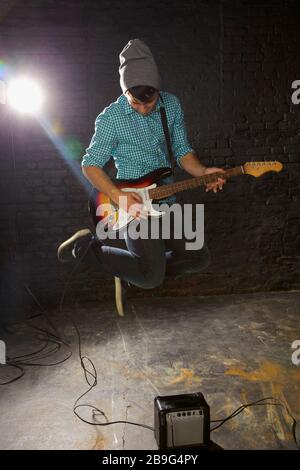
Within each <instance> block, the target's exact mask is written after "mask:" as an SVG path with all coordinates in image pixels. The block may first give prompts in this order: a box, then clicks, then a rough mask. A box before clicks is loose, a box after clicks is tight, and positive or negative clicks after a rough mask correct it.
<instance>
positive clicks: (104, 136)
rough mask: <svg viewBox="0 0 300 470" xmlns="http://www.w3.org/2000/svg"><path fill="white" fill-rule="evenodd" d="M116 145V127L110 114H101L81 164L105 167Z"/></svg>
mask: <svg viewBox="0 0 300 470" xmlns="http://www.w3.org/2000/svg"><path fill="white" fill-rule="evenodd" d="M115 146H116V134H115V127H114V124H113V122H111V119H110V118H109V116H108V115H107V114H105V113H103V114H99V116H98V117H97V119H96V122H95V133H94V135H93V137H92V139H91V142H90V145H89V147H88V148H87V149H86V153H85V155H84V156H83V158H82V162H81V166H83V167H85V166H98V167H100V168H102V167H104V165H105V163H107V162H108V160H109V159H110V157H111V155H112V151H113V149H114V148H115Z"/></svg>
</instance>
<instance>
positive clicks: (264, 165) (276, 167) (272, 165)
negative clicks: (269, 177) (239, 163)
mask: <svg viewBox="0 0 300 470" xmlns="http://www.w3.org/2000/svg"><path fill="white" fill-rule="evenodd" d="M282 168H283V165H282V163H280V162H276V161H275V162H247V163H244V165H243V169H244V172H245V173H246V174H247V175H252V176H255V178H258V177H259V176H261V175H263V174H264V173H268V172H269V171H276V172H277V173H278V172H279V171H281V170H282Z"/></svg>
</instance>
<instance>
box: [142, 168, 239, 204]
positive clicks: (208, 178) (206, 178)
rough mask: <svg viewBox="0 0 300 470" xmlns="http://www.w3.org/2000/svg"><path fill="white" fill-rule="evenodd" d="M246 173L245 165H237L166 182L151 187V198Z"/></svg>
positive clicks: (158, 197)
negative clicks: (223, 171) (216, 171)
mask: <svg viewBox="0 0 300 470" xmlns="http://www.w3.org/2000/svg"><path fill="white" fill-rule="evenodd" d="M243 173H244V169H243V166H236V167H234V168H230V169H228V170H226V171H225V173H211V174H210V175H203V176H197V177H196V178H190V179H188V180H184V181H178V182H177V183H171V184H165V185H163V186H159V187H158V188H153V189H149V198H150V199H164V198H165V197H168V196H172V195H173V194H176V193H179V192H181V191H186V190H187V189H193V188H197V187H198V186H205V185H206V184H208V183H214V182H215V181H218V178H220V176H221V177H222V178H223V179H228V178H230V177H231V176H238V175H241V174H243Z"/></svg>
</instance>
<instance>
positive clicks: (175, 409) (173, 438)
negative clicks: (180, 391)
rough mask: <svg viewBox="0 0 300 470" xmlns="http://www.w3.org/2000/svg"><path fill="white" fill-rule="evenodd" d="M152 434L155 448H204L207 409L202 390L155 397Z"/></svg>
mask: <svg viewBox="0 0 300 470" xmlns="http://www.w3.org/2000/svg"><path fill="white" fill-rule="evenodd" d="M154 435H155V439H156V442H157V445H158V448H159V449H174V448H176V447H177V448H178V447H180V448H183V447H202V448H207V447H208V446H209V442H210V410H209V406H208V404H207V403H206V401H205V399H204V396H203V395H202V393H200V392H198V393H190V394H184V395H170V396H165V397H155V399H154Z"/></svg>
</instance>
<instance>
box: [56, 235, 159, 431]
mask: <svg viewBox="0 0 300 470" xmlns="http://www.w3.org/2000/svg"><path fill="white" fill-rule="evenodd" d="M93 243H94V240H93V239H92V240H91V241H90V242H89V244H88V246H87V247H86V249H85V250H84V252H83V253H82V255H81V256H80V257H79V258H78V261H77V263H76V264H75V266H74V268H73V269H72V271H71V273H70V275H69V278H68V280H67V282H66V284H65V287H64V290H63V292H62V296H61V300H60V304H59V308H60V313H63V303H64V300H65V296H66V292H67V289H68V287H69V285H70V283H71V280H72V278H73V276H74V274H75V272H76V271H77V270H78V268H79V266H80V264H81V263H82V261H83V259H84V258H85V256H86V255H87V253H88V251H89V249H90V247H91V246H92V244H93ZM68 317H69V318H70V320H71V322H72V324H73V326H74V328H75V331H76V334H77V338H78V355H79V359H80V365H81V367H82V369H83V372H84V377H85V380H86V383H87V384H88V385H89V388H88V389H87V390H86V391H85V392H84V393H83V394H82V395H80V397H79V398H77V399H76V401H75V403H74V405H73V413H74V414H75V416H77V418H79V419H80V420H81V421H83V422H84V423H86V424H90V425H91V426H110V425H112V424H131V425H133V426H140V427H142V428H146V429H150V430H151V431H154V428H153V427H151V426H148V425H146V424H140V423H135V422H132V421H126V420H124V421H123V420H122V421H121V420H120V421H108V419H107V417H106V415H105V413H104V411H102V410H100V409H99V408H96V407H95V406H92V405H88V404H80V405H78V402H79V401H80V400H81V398H83V397H84V396H86V395H87V394H88V393H89V392H90V391H91V390H92V389H93V388H94V387H95V386H96V385H97V383H98V376H97V370H96V368H95V365H94V363H93V361H92V360H91V359H90V358H88V357H87V356H83V355H82V347H81V336H80V332H79V329H78V327H77V325H76V323H75V321H74V319H73V317H71V316H70V315H68ZM85 360H86V361H88V362H89V364H90V365H91V366H92V369H93V371H92V372H91V371H89V370H88V369H87V367H86V365H85ZM88 376H90V377H91V378H93V382H90V381H89V378H88ZM84 407H87V408H92V411H93V418H95V414H96V412H97V413H99V414H100V415H101V416H105V418H106V420H107V422H106V423H93V422H91V421H88V420H86V419H84V418H82V417H81V416H80V415H79V413H78V412H77V410H78V408H84Z"/></svg>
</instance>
